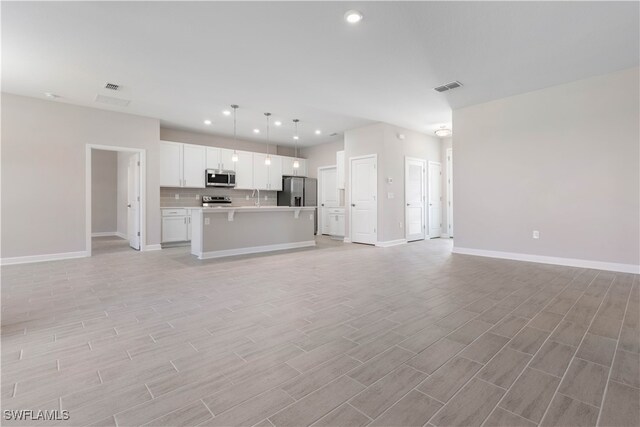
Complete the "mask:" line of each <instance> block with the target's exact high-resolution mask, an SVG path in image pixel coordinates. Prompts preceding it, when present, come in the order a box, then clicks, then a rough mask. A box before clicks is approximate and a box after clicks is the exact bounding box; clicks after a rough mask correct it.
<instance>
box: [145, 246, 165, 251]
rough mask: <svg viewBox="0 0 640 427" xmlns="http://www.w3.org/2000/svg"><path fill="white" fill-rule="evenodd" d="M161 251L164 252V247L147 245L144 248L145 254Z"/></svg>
mask: <svg viewBox="0 0 640 427" xmlns="http://www.w3.org/2000/svg"><path fill="white" fill-rule="evenodd" d="M159 250H162V246H161V245H147V246H145V248H144V252H149V251H159Z"/></svg>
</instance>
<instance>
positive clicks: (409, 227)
mask: <svg viewBox="0 0 640 427" xmlns="http://www.w3.org/2000/svg"><path fill="white" fill-rule="evenodd" d="M404 190H405V195H404V198H405V205H406V206H405V208H404V209H405V211H404V212H405V235H406V239H407V241H408V242H411V241H414V240H422V239H424V234H425V211H424V202H425V161H424V160H421V159H411V158H408V157H407V158H406V159H405V164H404Z"/></svg>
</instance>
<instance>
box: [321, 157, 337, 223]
mask: <svg viewBox="0 0 640 427" xmlns="http://www.w3.org/2000/svg"><path fill="white" fill-rule="evenodd" d="M318 178H319V181H320V182H319V187H320V210H321V212H320V219H321V221H322V223H321V224H320V230H321V232H322V234H331V231H330V229H329V215H328V210H329V209H330V208H334V207H336V206H338V205H339V200H338V186H337V171H336V168H323V169H320V174H319V176H318Z"/></svg>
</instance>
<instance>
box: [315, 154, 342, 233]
mask: <svg viewBox="0 0 640 427" xmlns="http://www.w3.org/2000/svg"><path fill="white" fill-rule="evenodd" d="M327 169H335V170H336V173H337V172H338V165H329V166H319V167H318V175H317V177H318V203H319V202H320V198H321V197H322V196H321V194H322V181H323V180H322V171H324V170H327ZM336 191H337V189H336ZM323 208H325V206H320V205H318V234H319V235H322V217H323V215H322V214H323V212H322V211H323Z"/></svg>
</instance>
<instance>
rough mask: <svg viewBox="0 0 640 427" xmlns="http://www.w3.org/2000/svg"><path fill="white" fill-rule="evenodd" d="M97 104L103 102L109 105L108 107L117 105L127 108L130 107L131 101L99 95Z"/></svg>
mask: <svg viewBox="0 0 640 427" xmlns="http://www.w3.org/2000/svg"><path fill="white" fill-rule="evenodd" d="M96 102H101V103H103V104H108V105H115V106H117V107H126V106H128V105H129V103H130V102H131V100H130V99H120V98H114V97H112V96H104V95H98V96H96Z"/></svg>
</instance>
